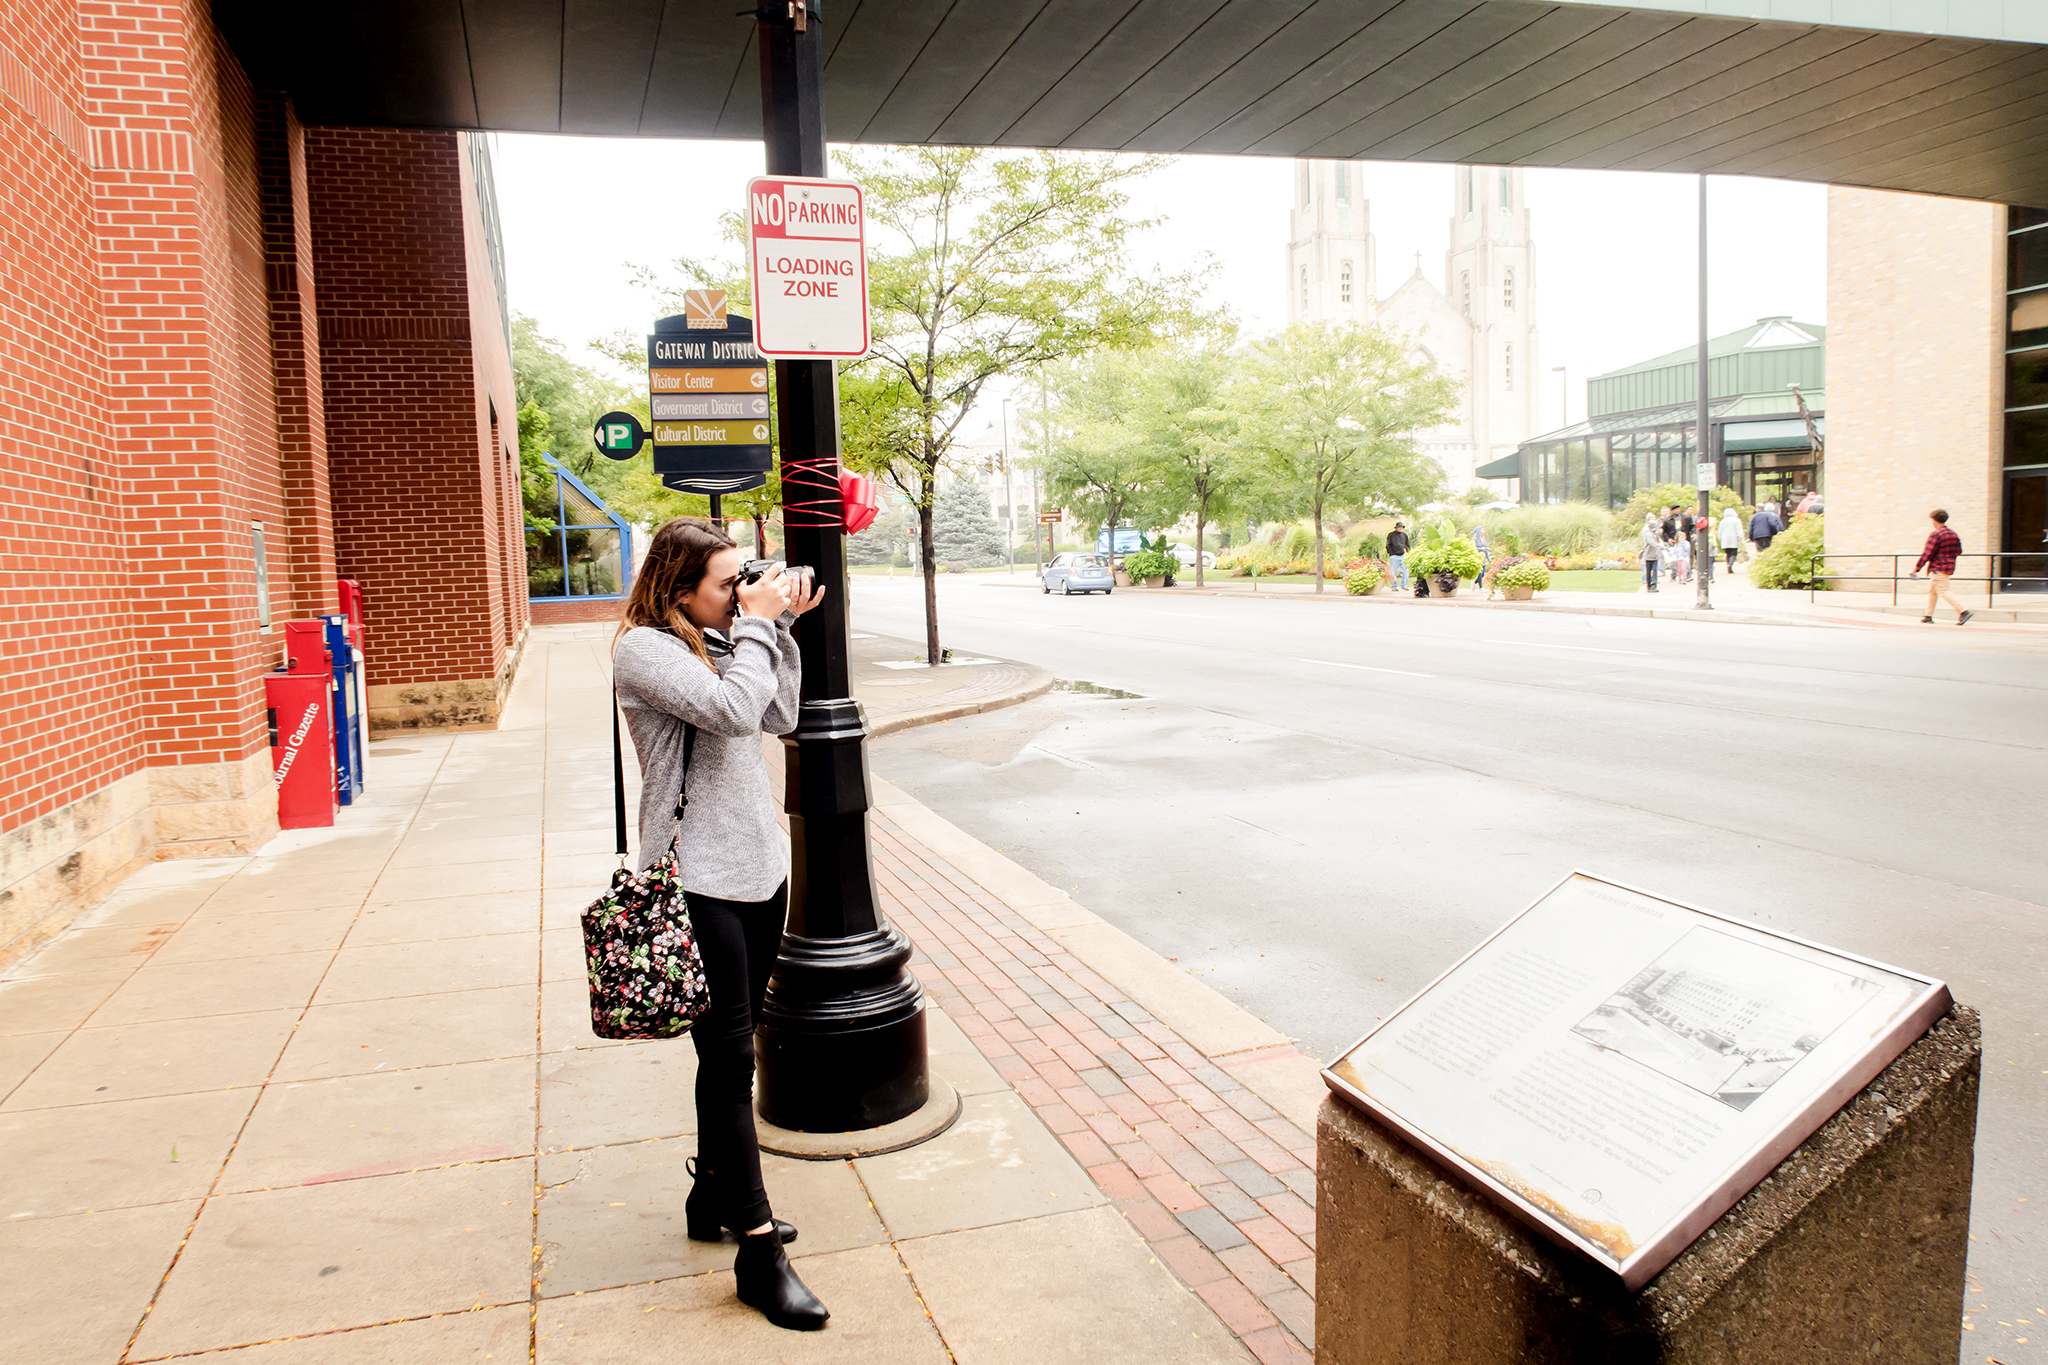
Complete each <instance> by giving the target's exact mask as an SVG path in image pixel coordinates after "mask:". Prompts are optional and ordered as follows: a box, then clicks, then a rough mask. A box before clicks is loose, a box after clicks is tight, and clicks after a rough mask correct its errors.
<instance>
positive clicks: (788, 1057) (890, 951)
mask: <svg viewBox="0 0 2048 1365" xmlns="http://www.w3.org/2000/svg"><path fill="white" fill-rule="evenodd" d="M909 961H910V940H909V939H908V938H906V937H904V934H903V931H902V930H900V929H898V928H896V927H895V926H894V925H892V924H886V923H885V924H883V925H881V926H880V927H878V928H875V929H871V930H868V931H867V932H866V933H861V934H854V935H851V936H849V937H846V938H829V939H819V938H799V937H797V936H796V935H794V934H790V935H785V936H784V938H783V940H782V955H781V957H780V958H779V959H778V960H777V962H776V964H775V978H774V982H773V984H772V986H771V988H770V990H769V993H768V1000H767V1004H766V1005H765V1006H764V1008H763V1010H762V1018H761V1023H760V1026H759V1027H758V1028H757V1029H755V1031H754V1065H755V1068H756V1070H757V1072H758V1075H759V1081H760V1088H759V1094H760V1097H761V1099H760V1110H761V1117H762V1118H764V1119H766V1120H767V1121H768V1122H770V1123H772V1124H774V1125H775V1126H776V1127H778V1128H788V1129H792V1130H794V1131H797V1132H803V1133H849V1132H854V1131H856V1130H859V1129H863V1128H879V1127H881V1126H882V1125H883V1124H885V1123H894V1122H895V1121H896V1120H898V1119H901V1118H905V1117H907V1116H908V1115H911V1114H914V1113H916V1112H917V1111H918V1110H919V1109H921V1108H923V1107H924V1104H925V1101H926V1100H927V1099H928V1098H930V1086H929V1082H928V1070H927V1066H926V1059H925V1020H924V990H923V988H922V987H921V986H919V985H918V982H917V978H916V977H915V976H913V975H911V974H910V973H909V972H907V971H905V970H904V966H905V964H906V963H908V962H909Z"/></svg>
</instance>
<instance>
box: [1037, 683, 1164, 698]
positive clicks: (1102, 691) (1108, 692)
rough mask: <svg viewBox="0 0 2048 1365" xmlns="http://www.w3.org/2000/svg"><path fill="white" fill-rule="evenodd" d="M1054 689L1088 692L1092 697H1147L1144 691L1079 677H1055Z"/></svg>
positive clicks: (1057, 690) (1056, 690) (1058, 690)
mask: <svg viewBox="0 0 2048 1365" xmlns="http://www.w3.org/2000/svg"><path fill="white" fill-rule="evenodd" d="M1052 690H1053V691H1055V692H1086V693H1087V694H1088V695H1090V696H1092V697H1124V698H1128V699H1131V700H1135V701H1143V700H1144V698H1145V694H1144V693H1142V692H1122V691H1119V690H1117V689H1116V688H1114V687H1104V686H1103V685H1102V684H1100V683H1092V682H1083V681H1082V680H1081V679H1079V678H1055V679H1053V683H1052Z"/></svg>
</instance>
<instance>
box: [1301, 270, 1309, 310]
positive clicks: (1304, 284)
mask: <svg viewBox="0 0 2048 1365" xmlns="http://www.w3.org/2000/svg"><path fill="white" fill-rule="evenodd" d="M1301 306H1302V310H1303V311H1304V312H1306V311H1307V309H1308V267H1307V266H1303V267H1302V268H1301Z"/></svg>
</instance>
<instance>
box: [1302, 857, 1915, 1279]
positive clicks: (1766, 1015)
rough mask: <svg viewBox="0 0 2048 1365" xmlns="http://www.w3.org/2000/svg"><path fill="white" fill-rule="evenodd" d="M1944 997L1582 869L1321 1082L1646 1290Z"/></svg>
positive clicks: (1906, 978) (1893, 1053)
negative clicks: (1589, 874)
mask: <svg viewBox="0 0 2048 1365" xmlns="http://www.w3.org/2000/svg"><path fill="white" fill-rule="evenodd" d="M1949 1003H1950V1001H1949V993H1948V988H1947V987H1946V986H1944V985H1943V984H1942V983H1941V982H1939V981H1935V980H1933V979H1931V978H1928V977H1924V976H1918V975H1915V974H1914V973H1911V972H1906V971H1901V970H1900V969H1898V968H1896V967H1887V966H1884V965H1882V964H1879V963H1876V962H1871V961H1868V960H1866V959H1864V958H1860V957H1854V956H1851V955H1849V954H1846V953H1839V952H1835V951H1833V950H1831V949H1828V948H1823V947H1821V946H1819V945H1817V944H1813V943H1808V942H1806V941H1805V940H1803V939H1796V938H1791V937H1789V936H1786V935H1782V934H1776V933H1772V932H1771V931H1769V930H1767V929H1762V928H1759V927H1757V926H1756V925H1753V924H1747V923H1744V922H1742V921H1739V920H1732V919H1728V918H1726V917H1724V916H1721V915H1716V914H1713V913H1712V912H1710V911H1706V910H1700V909H1696V908H1694V907H1691V906H1687V905H1682V904H1679V903H1678V902H1675V901H1668V900H1664V899H1661V898H1659V897H1657V896H1653V895H1651V894H1649V893H1648V892H1644V891H1638V890H1636V889H1634V888H1632V887H1627V886H1622V885H1619V884H1617V883H1614V882H1608V881H1602V880H1600V879H1598V878H1595V877H1591V876H1587V875H1586V874H1584V873H1573V874H1572V875H1571V876H1569V877H1567V878H1565V879H1564V880H1563V881H1562V882H1560V883H1559V884H1558V885H1557V886H1556V887H1554V888H1552V889H1551V891H1550V892H1549V893H1548V894H1546V895H1545V896H1544V897H1543V898H1542V899H1541V900H1538V901H1537V902H1536V903H1535V904H1534V905H1532V906H1530V907H1529V908H1528V909H1526V910H1524V911H1523V912H1522V913H1521V914H1519V915H1517V916H1515V918H1514V919H1512V920H1510V921H1508V923H1507V924H1506V925H1505V926H1503V927H1502V928H1501V929H1500V930H1499V931H1498V932H1497V933H1495V934H1494V935H1493V937H1491V938H1489V939H1487V940H1486V941H1485V942H1484V943H1482V944H1480V945H1479V947H1477V948H1475V949H1474V950H1473V951H1472V952H1471V953H1470V954H1468V955H1467V956H1466V957H1465V958H1464V960H1462V961H1461V962H1459V963H1458V964H1457V965H1456V966H1454V967H1452V968H1451V969H1450V970H1449V971H1448V972H1446V973H1444V975H1442V976H1441V977H1439V978H1437V980H1436V981H1435V982H1433V983H1431V984H1430V985H1429V986H1428V987H1426V988H1425V989H1424V990H1423V991H1422V992H1421V993H1420V994H1418V995H1417V996H1416V997H1415V998H1414V999H1412V1000H1410V1001H1409V1002H1408V1003H1407V1004H1405V1005H1403V1006H1402V1007H1401V1008H1400V1009H1399V1010H1398V1011H1396V1012H1395V1013H1394V1014H1393V1015H1392V1016H1391V1017H1389V1018H1388V1019H1387V1020H1386V1021H1385V1022H1383V1023H1381V1024H1380V1025H1379V1026H1378V1027H1376V1028H1375V1029H1373V1030H1372V1032H1370V1033H1368V1034H1367V1035H1366V1036H1365V1037H1364V1038H1363V1039H1361V1040H1360V1041H1359V1042H1358V1043H1357V1044H1356V1045H1355V1046H1353V1047H1352V1048H1351V1049H1350V1050H1349V1051H1347V1052H1346V1053H1344V1055H1343V1056H1341V1057H1339V1058H1338V1059H1337V1061H1336V1062H1335V1063H1333V1064H1332V1065H1331V1066H1330V1067H1329V1068H1327V1069H1326V1070H1325V1071H1324V1072H1323V1079H1324V1081H1325V1082H1326V1083H1327V1084H1328V1085H1329V1087H1330V1088H1331V1089H1332V1090H1333V1091H1335V1092H1336V1093H1337V1094H1338V1095H1340V1096H1343V1097H1344V1098H1346V1099H1348V1100H1350V1101H1352V1102H1353V1103H1356V1104H1358V1105H1360V1106H1362V1107H1363V1108H1365V1109H1366V1110H1367V1111H1369V1112H1370V1113H1372V1114H1373V1115H1374V1116H1375V1117H1377V1118H1379V1119H1380V1120H1381V1121H1383V1122H1385V1123H1387V1124H1389V1125H1391V1126H1392V1127H1394V1128H1396V1129H1398V1130H1399V1131H1401V1132H1402V1133H1403V1134H1405V1135H1406V1136H1407V1137H1408V1138H1409V1139H1410V1140H1412V1141H1414V1142H1416V1143H1417V1144H1419V1145H1420V1146H1422V1147H1423V1148H1425V1149H1427V1150H1428V1151H1429V1152H1431V1153H1432V1154H1433V1155H1435V1156H1436V1157H1437V1158H1438V1159H1439V1160H1441V1161H1443V1162H1445V1163H1447V1164H1449V1165H1451V1166H1453V1167H1455V1168H1456V1169H1458V1170H1459V1171H1460V1172H1462V1173H1463V1174H1464V1176H1465V1177H1466V1178H1467V1179H1469V1180H1471V1181H1472V1182H1473V1183H1475V1184H1477V1185H1478V1186H1479V1187H1480V1188H1482V1189H1484V1190H1486V1191H1487V1192H1488V1193H1489V1194H1491V1195H1492V1196H1494V1197H1495V1198H1496V1199H1498V1200H1499V1201H1500V1202H1502V1203H1503V1204H1505V1205H1506V1206H1507V1207H1508V1208H1509V1209H1510V1210H1511V1211H1512V1212H1514V1213H1515V1214H1516V1215H1517V1216H1519V1217H1521V1218H1522V1219H1523V1220H1524V1221H1526V1222H1528V1223H1530V1224H1531V1225H1533V1226H1535V1227H1536V1228H1538V1229H1539V1230H1541V1231H1542V1232H1544V1233H1545V1234H1547V1235H1549V1236H1550V1237H1552V1238H1553V1239H1555V1240H1556V1241H1558V1242H1560V1243H1562V1244H1564V1245H1565V1246H1568V1247H1572V1248H1574V1249H1576V1250H1578V1251H1580V1252H1583V1253H1584V1254H1586V1255H1587V1256H1589V1257H1591V1258H1592V1259H1593V1260H1594V1261H1596V1262H1598V1263H1599V1264H1601V1265H1604V1266H1606V1267H1607V1268H1608V1269H1610V1270H1613V1271H1614V1272H1615V1273H1616V1274H1618V1275H1620V1276H1621V1278H1622V1280H1623V1281H1624V1282H1625V1283H1626V1284H1627V1285H1628V1287H1629V1288H1631V1289H1639V1288H1641V1287H1642V1286H1643V1285H1645V1284H1647V1283H1648V1282H1649V1281H1650V1279H1651V1278H1652V1277H1653V1276H1655V1275H1656V1273H1657V1272H1658V1271H1660V1270H1662V1269H1663V1268H1664V1267H1665V1266H1667V1265H1669V1264H1670V1263H1671V1261H1672V1260H1673V1259H1674V1258H1675V1257H1676V1256H1677V1255H1678V1254H1679V1253H1680V1252H1682V1251H1684V1250H1685V1248H1686V1247H1688V1246H1690V1245H1691V1244H1692V1243H1693V1241H1694V1240H1695V1239H1696V1238H1698V1237H1699V1235H1700V1234H1701V1233H1703V1232H1705V1231H1706V1229H1707V1228H1708V1227H1709V1226H1710V1225H1711V1224H1712V1223H1713V1222H1714V1220H1715V1219H1717V1218H1719V1217H1720V1216H1721V1215H1722V1214H1723V1213H1726V1212H1727V1211H1728V1209H1729V1208H1731V1207H1732V1206H1733V1205H1734V1204H1735V1202H1736V1201H1737V1200H1739V1199H1741V1198H1742V1196H1743V1195H1744V1194H1746V1193H1748V1192H1749V1190H1750V1189H1751V1188H1752V1187H1753V1186H1754V1185H1755V1184H1756V1183H1757V1182H1758V1181H1759V1180H1761V1179H1763V1177H1764V1176H1766V1175H1768V1174H1769V1173H1770V1171H1771V1170H1772V1168H1774V1167H1775V1166H1776V1165H1777V1164H1778V1163H1779V1162H1780V1161H1782V1160H1783V1159H1784V1158H1785V1157H1786V1156H1787V1155H1789V1154H1790V1153H1791V1151H1792V1150H1793V1148H1795V1147H1797V1146H1798V1145H1799V1144H1800V1143H1801V1142H1803V1141H1805V1140H1806V1138H1807V1137H1809V1136H1811V1135H1812V1133H1813V1131H1814V1130H1815V1129H1816V1128H1818V1127H1820V1125H1821V1124H1823V1123H1825V1122H1826V1121H1827V1120H1828V1118H1829V1117H1830V1116H1832V1115H1833V1114H1834V1112H1835V1111H1836V1110H1837V1109H1839V1108H1840V1107H1841V1106H1842V1105H1843V1104H1845V1103H1846V1102H1847V1101H1848V1100H1849V1098H1850V1097H1851V1096H1853V1095H1855V1094H1856V1092H1857V1091H1859V1090H1861V1089H1862V1088H1863V1087H1864V1086H1865V1085H1867V1084H1869V1082H1870V1080H1871V1079H1872V1078H1873V1077H1874V1076H1876V1075H1877V1073H1878V1072H1879V1071H1881V1070H1883V1069H1884V1068H1885V1066H1886V1065H1888V1064H1889V1063H1890V1062H1891V1061H1892V1059H1893V1058H1895V1057H1897V1056H1898V1055H1899V1054H1900V1053H1901V1052H1903V1051H1905V1050H1906V1048H1907V1047H1909V1046H1911V1045H1912V1043H1913V1041H1914V1040H1915V1039H1917V1038H1919V1037H1920V1035H1921V1034H1923V1033H1925V1032H1926V1031H1927V1029H1928V1027H1929V1026H1930V1025H1931V1024H1933V1022H1934V1021H1935V1020H1936V1019H1939V1018H1940V1017H1941V1016H1942V1014H1944V1013H1945V1012H1946V1011H1947V1010H1948V1007H1949Z"/></svg>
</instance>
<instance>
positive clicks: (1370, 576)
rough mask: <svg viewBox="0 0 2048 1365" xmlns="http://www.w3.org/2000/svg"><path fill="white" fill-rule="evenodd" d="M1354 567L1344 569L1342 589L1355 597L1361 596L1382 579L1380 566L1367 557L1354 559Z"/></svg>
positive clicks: (1375, 586) (1376, 585) (1377, 584)
mask: <svg viewBox="0 0 2048 1365" xmlns="http://www.w3.org/2000/svg"><path fill="white" fill-rule="evenodd" d="M1355 562H1356V564H1357V566H1358V567H1356V568H1351V569H1346V570H1345V571H1344V591H1346V592H1348V593H1351V594H1352V595H1353V596H1356V597H1363V596H1365V595H1366V594H1367V593H1369V592H1371V591H1372V590H1373V589H1374V588H1377V587H1378V586H1379V585H1380V584H1381V583H1382V582H1383V581H1384V579H1383V577H1382V575H1381V573H1380V566H1379V565H1378V564H1376V563H1374V562H1373V561H1372V560H1369V559H1361V560H1357V561H1355Z"/></svg>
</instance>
